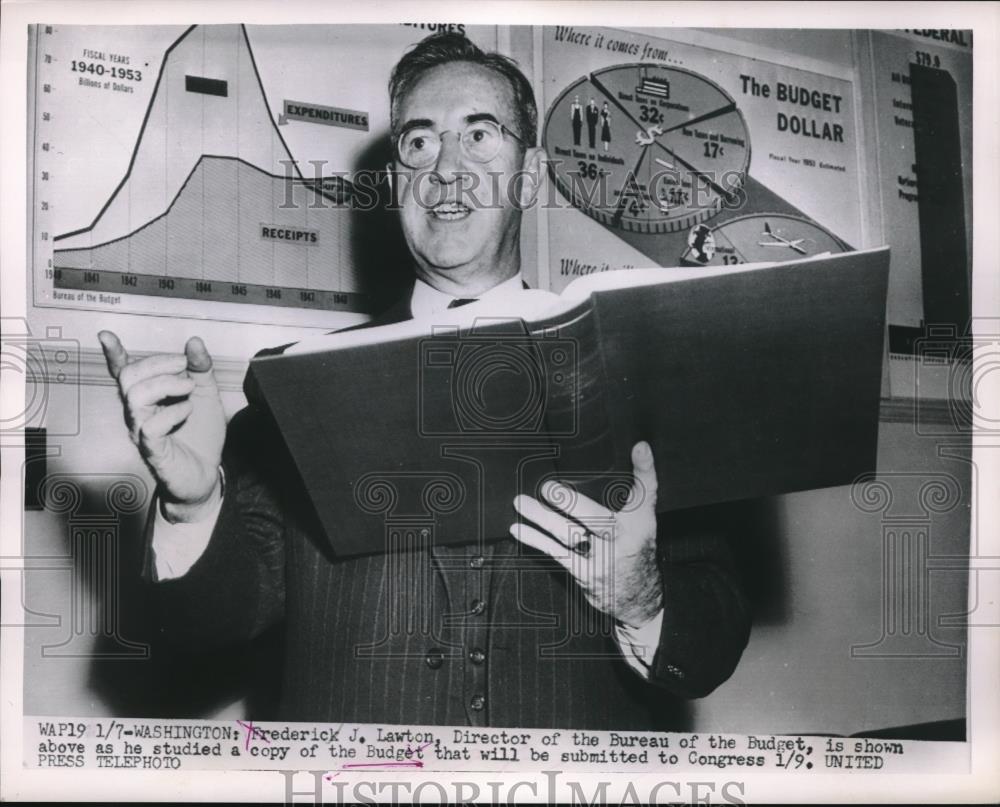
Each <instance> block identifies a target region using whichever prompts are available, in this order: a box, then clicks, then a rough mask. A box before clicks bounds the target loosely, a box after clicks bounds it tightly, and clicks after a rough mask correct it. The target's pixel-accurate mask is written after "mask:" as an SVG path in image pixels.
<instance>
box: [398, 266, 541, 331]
mask: <svg viewBox="0 0 1000 807" xmlns="http://www.w3.org/2000/svg"><path fill="white" fill-rule="evenodd" d="M523 290H524V284H523V283H522V278H521V273H520V272H518V273H517V274H516V275H514V276H513V277H511V278H508V279H507V280H505V281H503V282H502V283H498V284H497V285H495V286H494V287H493V288H492V289H489V290H488V291H484V292H483V293H482V294H480V295H479V296H478V297H477V298H476V299H477V300H480V301H481V302H486V303H488V304H490V305H493V304H502V303H503V301H504V300H506V299H509V298H510V297H511V296H512V295H514V294H516V293H517V292H521V291H523ZM455 299H458V298H456V297H452V296H451V295H450V294H445V293H444V292H443V291H438V290H437V289H435V288H434V287H433V286H431V285H430V284H428V283H426V282H424V281H423V280H421V279H420V278H417V279H416V282H415V283H414V284H413V295H412V296H411V297H410V313H411V314H412V315H413V318H414V319H421V318H423V317H429V316H433V315H434V314H438V313H440V312H441V311H444V310H446V309H447V308H448V304H449V303H450V302H451V301H452V300H455Z"/></svg>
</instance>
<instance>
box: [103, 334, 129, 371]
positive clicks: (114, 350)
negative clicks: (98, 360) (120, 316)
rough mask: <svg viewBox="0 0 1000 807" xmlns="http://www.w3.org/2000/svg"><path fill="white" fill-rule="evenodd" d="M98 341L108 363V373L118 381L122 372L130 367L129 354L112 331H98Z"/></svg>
mask: <svg viewBox="0 0 1000 807" xmlns="http://www.w3.org/2000/svg"><path fill="white" fill-rule="evenodd" d="M97 339H98V341H99V342H100V343H101V350H103V351H104V361H106V362H107V363H108V372H109V373H110V374H111V377H112V378H113V379H114V380H115V381H117V380H118V376H119V375H121V371H122V370H123V369H125V367H126V366H127V365H128V352H127V351H126V350H125V346H124V345H122V343H121V340H120V339H119V338H118V336H117V335H116V334H114V333H112V332H111V331H98V333H97Z"/></svg>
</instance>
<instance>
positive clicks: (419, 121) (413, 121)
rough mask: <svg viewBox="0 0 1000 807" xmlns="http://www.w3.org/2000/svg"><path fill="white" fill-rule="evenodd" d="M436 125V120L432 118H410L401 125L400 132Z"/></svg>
mask: <svg viewBox="0 0 1000 807" xmlns="http://www.w3.org/2000/svg"><path fill="white" fill-rule="evenodd" d="M433 125H434V121H432V120H431V119H430V118H410V120H408V121H407V122H406V123H404V124H403V125H402V126H400V127H399V133H400V134H403V133H404V132H408V131H410V129H424V128H430V127H431V126H433Z"/></svg>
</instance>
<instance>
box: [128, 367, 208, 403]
mask: <svg viewBox="0 0 1000 807" xmlns="http://www.w3.org/2000/svg"><path fill="white" fill-rule="evenodd" d="M194 386H195V384H194V380H193V379H191V378H185V377H184V376H180V375H154V376H153V377H152V378H145V379H143V380H142V381H137V382H136V383H135V384H133V385H132V388H131V389H130V390H129V391H128V398H127V400H128V404H129V406H130V407H132V408H133V409H139V408H140V407H144V406H153V405H155V404H158V403H159V402H160V401H162V400H163V399H164V398H179V397H183V396H187V395H190V394H191V392H192V390H194Z"/></svg>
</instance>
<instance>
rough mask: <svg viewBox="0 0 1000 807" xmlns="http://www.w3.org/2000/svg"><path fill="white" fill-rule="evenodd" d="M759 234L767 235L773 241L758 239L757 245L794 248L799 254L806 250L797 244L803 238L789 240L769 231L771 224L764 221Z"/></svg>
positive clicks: (803, 253) (804, 252)
mask: <svg viewBox="0 0 1000 807" xmlns="http://www.w3.org/2000/svg"><path fill="white" fill-rule="evenodd" d="M761 235H769V236H770V237H771V238H773V239H775V240H774V241H758V242H757V246H759V247H788V248H789V249H794V250H795V251H796V252H798V253H799V254H800V255H805V254H806V251H805V250H804V249H802V247H801V246H799V245H800V244H801V243H802V242H803V241H805V239H804V238H796V239H795V240H794V241H789V240H788V239H787V238H782V237H781V236H780V235H778V234H777V233H773V232H771V225H770V224H768V223H767V222H766V221H765V222H764V232H763V233H761Z"/></svg>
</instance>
